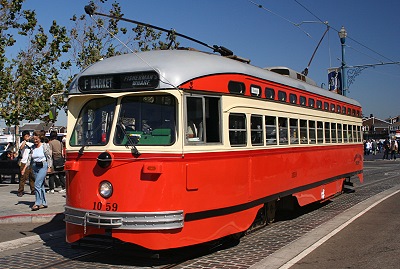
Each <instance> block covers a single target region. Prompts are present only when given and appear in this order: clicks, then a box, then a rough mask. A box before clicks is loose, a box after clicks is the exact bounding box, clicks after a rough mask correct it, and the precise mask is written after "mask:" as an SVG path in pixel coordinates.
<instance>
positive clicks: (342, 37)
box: [338, 26, 347, 96]
mask: <svg viewBox="0 0 400 269" xmlns="http://www.w3.org/2000/svg"><path fill="white" fill-rule="evenodd" d="M338 34H339V38H340V43H341V44H342V67H341V71H342V85H341V86H342V94H343V95H344V96H346V87H347V85H346V72H345V71H346V70H345V68H346V62H345V61H344V47H345V42H346V36H347V32H346V29H344V26H342V29H340V31H339V32H338Z"/></svg>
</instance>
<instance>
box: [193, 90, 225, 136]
mask: <svg viewBox="0 0 400 269" xmlns="http://www.w3.org/2000/svg"><path fill="white" fill-rule="evenodd" d="M220 110H221V108H220V98H219V97H209V96H187V97H186V126H185V134H186V140H187V141H188V142H207V143H217V142H221V130H220V128H221V127H220V126H221V120H220V115H221V113H220Z"/></svg>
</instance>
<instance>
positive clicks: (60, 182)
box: [47, 131, 65, 193]
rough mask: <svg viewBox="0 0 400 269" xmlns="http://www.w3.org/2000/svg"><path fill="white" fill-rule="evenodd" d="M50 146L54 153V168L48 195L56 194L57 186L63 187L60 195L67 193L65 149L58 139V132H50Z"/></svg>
mask: <svg viewBox="0 0 400 269" xmlns="http://www.w3.org/2000/svg"><path fill="white" fill-rule="evenodd" d="M49 146H50V149H51V152H52V158H53V167H52V171H51V174H50V175H49V190H48V191H47V193H54V187H55V186H56V187H60V186H61V190H60V191H59V193H65V173H64V160H65V159H64V152H63V148H64V147H63V144H62V142H61V141H59V140H58V139H57V132H56V131H51V132H50V141H49ZM54 183H55V184H54ZM54 185H55V186H54Z"/></svg>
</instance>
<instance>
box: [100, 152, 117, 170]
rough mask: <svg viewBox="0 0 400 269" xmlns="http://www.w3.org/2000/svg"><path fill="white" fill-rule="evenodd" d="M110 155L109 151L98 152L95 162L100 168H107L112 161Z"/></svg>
mask: <svg viewBox="0 0 400 269" xmlns="http://www.w3.org/2000/svg"><path fill="white" fill-rule="evenodd" d="M112 159H113V158H112V156H111V154H110V153H109V152H107V151H105V152H102V153H100V154H99V156H98V157H97V164H98V165H99V166H100V167H101V168H107V167H109V166H110V165H111V163H112Z"/></svg>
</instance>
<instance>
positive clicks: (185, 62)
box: [69, 50, 361, 106]
mask: <svg viewBox="0 0 400 269" xmlns="http://www.w3.org/2000/svg"><path fill="white" fill-rule="evenodd" d="M143 71H157V72H158V74H159V76H160V83H159V86H158V88H171V87H173V86H174V87H179V85H182V84H183V83H186V82H188V81H190V80H193V79H195V78H198V77H204V76H207V75H215V74H245V75H249V76H254V77H257V78H260V79H265V80H269V81H273V82H275V83H279V84H282V85H286V86H290V87H294V88H297V89H301V90H305V91H308V92H311V93H315V94H319V95H323V96H326V97H330V98H333V99H336V100H340V101H343V102H346V103H350V104H353V105H357V106H361V105H360V103H359V102H357V101H355V100H354V99H351V98H348V97H345V96H343V95H340V94H337V93H333V92H330V91H328V90H326V89H322V88H320V87H317V86H313V85H310V84H308V83H305V82H303V81H301V80H297V79H293V78H290V77H287V76H283V75H280V74H277V73H274V72H271V71H269V70H265V69H262V68H260V67H256V66H253V65H250V64H247V63H243V62H240V61H237V60H233V59H229V58H226V57H223V56H219V55H216V54H209V53H205V52H199V51H189V50H153V51H146V52H138V53H131V54H123V55H119V56H114V57H110V58H107V59H104V60H102V61H99V62H97V63H94V64H93V65H91V66H89V67H88V68H86V69H85V70H84V71H82V72H81V73H80V74H79V75H77V76H76V77H75V79H74V81H73V83H72V85H71V87H70V88H69V93H70V94H74V93H80V91H79V89H78V79H79V77H81V76H90V75H102V74H118V73H129V72H143Z"/></svg>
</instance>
